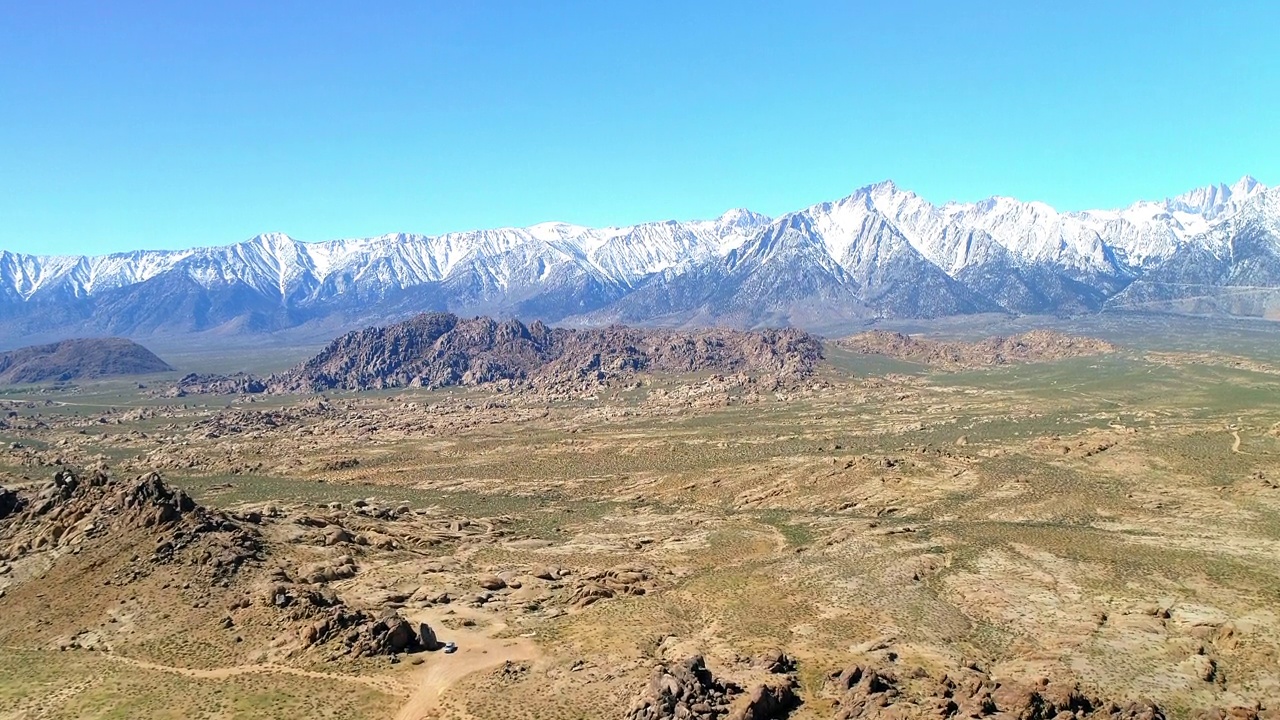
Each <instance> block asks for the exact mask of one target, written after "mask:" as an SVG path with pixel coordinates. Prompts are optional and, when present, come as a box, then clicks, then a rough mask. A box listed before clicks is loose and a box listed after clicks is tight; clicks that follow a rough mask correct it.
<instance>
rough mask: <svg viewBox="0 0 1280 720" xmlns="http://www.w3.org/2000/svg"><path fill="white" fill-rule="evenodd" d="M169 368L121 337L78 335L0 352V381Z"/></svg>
mask: <svg viewBox="0 0 1280 720" xmlns="http://www.w3.org/2000/svg"><path fill="white" fill-rule="evenodd" d="M172 369H173V368H172V367H170V366H169V364H168V363H166V362H165V361H163V360H161V359H160V358H158V357H156V355H155V353H153V352H151V351H150V350H148V349H146V348H145V347H143V346H141V345H139V344H137V343H135V342H133V341H131V340H126V339H124V338H80V339H75V340H63V341H61V342H56V343H50V344H48V345H33V346H30V347H24V348H19V349H17V350H10V351H9V352H4V353H0V383H10V384H17V383H38V382H45V381H49V380H88V379H92V378H102V377H111V376H116V375H146V374H149V373H158V372H167V371H169V370H172Z"/></svg>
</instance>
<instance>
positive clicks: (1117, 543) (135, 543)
mask: <svg viewBox="0 0 1280 720" xmlns="http://www.w3.org/2000/svg"><path fill="white" fill-rule="evenodd" d="M1116 344H1117V347H1115V348H1113V349H1110V350H1109V351H1106V352H1099V353H1097V354H1085V355H1081V356H1074V357H1060V358H1059V357H1030V358H1026V360H1028V361H1027V362H1011V363H999V364H989V363H986V362H984V361H982V359H981V358H980V357H979V358H977V359H974V358H973V357H970V356H961V357H960V358H959V360H955V361H954V362H936V361H933V360H931V359H930V358H928V357H924V356H920V357H904V356H902V355H901V354H900V353H899V356H898V357H893V356H890V355H893V353H889V354H888V355H886V354H875V353H871V352H869V351H868V348H866V347H861V346H859V347H858V348H857V349H858V350H859V351H857V352H855V349H851V347H849V346H844V345H841V344H838V343H833V342H828V343H826V346H825V350H824V354H825V359H824V360H823V361H822V363H821V364H820V365H819V366H818V367H817V369H816V371H815V372H813V373H811V374H808V375H806V376H804V377H801V378H779V377H774V376H769V375H762V374H752V373H718V374H717V373H714V372H697V373H685V374H650V373H638V374H636V375H634V376H633V377H627V378H622V379H616V378H615V379H610V380H608V381H605V382H599V383H581V384H579V385H574V384H572V383H565V382H559V383H556V384H552V385H547V386H541V387H539V386H533V387H525V386H519V387H517V386H515V385H512V384H509V383H508V384H494V385H480V386H477V387H449V388H441V389H425V388H396V389H385V390H372V391H362V392H350V391H333V392H325V393H302V394H280V395H273V394H254V395H244V394H238V395H215V394H184V393H180V392H174V391H172V386H173V382H174V380H175V379H176V377H177V374H168V375H161V376H156V377H148V378H145V379H144V380H143V381H142V382H139V381H137V380H133V379H131V380H127V381H126V380H99V381H92V382H83V383H74V382H73V383H62V384H60V385H34V386H15V387H12V388H9V389H6V390H4V391H3V394H0V410H2V411H3V415H4V417H3V419H2V422H3V425H0V440H2V441H3V445H2V446H0V485H2V486H4V487H5V488H7V490H5V491H3V492H0V647H2V648H3V650H2V651H0V718H6V719H7V718H15V719H16V718H141V717H148V718H257V717H291V718H301V717H308V718H309V717H327V718H403V719H405V720H410V719H412V720H418V719H421V718H438V719H444V718H468V719H472V720H499V719H503V720H507V719H511V718H529V719H538V720H544V719H545V720H553V719H563V720H574V719H578V718H637V719H639V718H665V717H689V718H721V717H734V718H743V719H746V718H756V719H757V720H762V719H764V718H774V717H777V718H782V717H790V718H794V719H795V720H804V719H817V718H862V717H865V718H872V717H971V716H1007V717H1024V718H1051V717H1063V718H1066V717H1116V718H1120V717H1123V718H1140V717H1145V718H1155V717H1170V718H1172V717H1196V716H1198V715H1208V716H1211V717H1227V716H1231V717H1240V718H1247V717H1276V716H1277V713H1280V462H1277V460H1278V458H1280V358H1277V357H1275V356H1272V355H1270V354H1269V353H1267V352H1265V351H1258V348H1257V347H1254V346H1249V347H1244V348H1242V349H1232V350H1222V351H1218V352H1208V351H1203V350H1198V349H1193V348H1183V349H1176V350H1175V349H1151V348H1149V347H1139V346H1136V345H1126V344H1125V343H1124V341H1123V339H1121V340H1117V341H1116ZM1263 346H1264V347H1265V343H1264V344H1263ZM175 364H177V363H175ZM443 643H455V644H456V652H446V650H445V649H440V646H441V645H442V644H443ZM1062 713H1067V714H1066V715H1062Z"/></svg>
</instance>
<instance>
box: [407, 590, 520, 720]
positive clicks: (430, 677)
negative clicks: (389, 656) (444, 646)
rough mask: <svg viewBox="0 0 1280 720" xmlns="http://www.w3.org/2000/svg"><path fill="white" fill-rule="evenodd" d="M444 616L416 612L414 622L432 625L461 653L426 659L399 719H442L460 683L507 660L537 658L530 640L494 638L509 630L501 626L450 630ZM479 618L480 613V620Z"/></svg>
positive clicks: (443, 640) (438, 633)
mask: <svg viewBox="0 0 1280 720" xmlns="http://www.w3.org/2000/svg"><path fill="white" fill-rule="evenodd" d="M462 614H463V613H461V612H459V613H458V615H462ZM442 617H443V616H442V615H440V614H437V613H435V612H431V611H423V612H421V613H415V614H414V615H413V616H412V618H411V619H412V620H414V621H416V622H427V623H429V624H430V625H431V627H433V628H436V633H437V635H438V636H439V637H440V640H441V641H442V642H445V641H449V640H452V641H454V642H456V643H457V644H458V651H457V652H456V653H452V654H449V655H446V654H445V653H443V652H439V651H437V652H433V653H429V654H427V655H426V656H424V657H425V662H424V663H423V666H422V669H421V670H419V671H418V672H417V673H415V674H414V676H413V681H414V683H415V686H414V689H413V694H412V695H411V696H410V697H409V700H408V701H407V702H405V704H404V705H403V706H401V708H400V711H399V712H398V713H396V716H395V717H396V720H424V719H426V718H431V719H432V720H435V718H438V717H440V716H438V715H437V714H436V711H437V710H439V709H440V707H441V705H440V699H441V697H442V696H443V695H444V693H445V691H446V690H448V689H449V687H450V686H451V685H453V684H454V683H456V682H457V681H459V680H461V679H462V678H464V677H466V676H468V675H470V674H472V673H475V672H480V671H481V670H486V669H488V668H491V667H496V666H498V665H501V664H502V663H504V662H506V661H508V660H511V661H517V660H533V659H535V658H536V657H537V656H538V649H537V647H536V646H535V645H534V644H533V643H532V642H531V641H529V640H528V639H525V638H495V637H492V635H493V634H494V633H497V632H500V631H502V630H504V629H506V625H504V624H502V623H493V624H491V625H489V626H488V627H487V628H484V629H466V628H460V629H458V630H447V629H445V626H444V625H443V624H442V623H441V622H440V620H441V618H442ZM455 617H456V616H455ZM480 617H482V616H480V615H478V614H477V618H480Z"/></svg>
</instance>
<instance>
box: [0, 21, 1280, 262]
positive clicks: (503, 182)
mask: <svg viewBox="0 0 1280 720" xmlns="http://www.w3.org/2000/svg"><path fill="white" fill-rule="evenodd" d="M1277 27H1280V3H1275V2H1244V1H1241V2H1229V3H1219V4H1212V5H1205V4H1204V3H1199V2H1194V3H1193V2H1159V3H1157V2H1151V3H1144V2H1123V3H1110V2H1108V3H1101V2H1099V3H1090V2H1073V3H1026V2H1018V3H1015V2H1007V3H982V2H937V3H930V2H915V3H912V2H893V3H888V2H885V3H876V4H872V3H862V2H831V3H827V2H797V3H765V2H758V3H757V2H742V1H741V0H739V1H738V2H723V3H722V2H670V3H668V2H639V3H611V2H580V3H579V2H568V1H565V2H554V3H526V2H510V3H489V2H471V1H468V2H323V1H321V0H308V1H307V2H275V3H271V2H266V3H264V2H238V1H230V2H226V1H223V2H200V3H185V2H160V1H159V0H157V1H155V2H129V1H128V0H120V1H118V2H111V3H103V2H97V1H95V2H59V1H58V0H50V1H49V2H20V1H18V0H0V249H7V250H16V251H22V252H40V253H100V252H111V251H118V250H127V249H135V248H176V247H184V246H192V245H209V244H225V243H229V242H235V241H238V240H242V239H245V238H247V237H249V236H252V235H254V234H256V233H259V232H265V231H283V232H287V233H289V234H290V235H292V236H294V237H296V238H299V239H303V240H322V239H329V238H335V237H353V236H367V235H374V234H380V233H384V232H392V231H410V232H426V233H437V232H443V231H448V230H463V229H470V228H476V227H491V226H501V225H528V224H532V223H536V222H540V221H544V220H553V219H554V220H566V221H570V222H577V223H582V224H588V225H603V224H626V223H632V222H638V221H644V220H658V219H667V218H676V219H689V218H697V217H712V216H715V215H718V214H719V213H720V212H722V211H724V210H725V209H728V208H730V207H737V206H745V207H750V208H752V209H754V210H757V211H760V212H765V213H768V214H778V213H782V212H785V211H788V210H793V209H798V208H800V207H803V206H806V205H810V204H813V203H816V202H820V201H823V200H830V199H836V198H839V197H842V196H844V195H847V194H848V193H849V192H851V191H852V190H853V189H855V188H857V187H859V186H861V185H865V184H868V183H871V182H875V181H878V180H882V179H885V178H892V179H894V180H895V181H896V182H898V184H899V185H901V186H904V187H908V188H911V189H914V190H916V191H918V192H919V193H921V194H922V195H923V196H925V197H926V198H928V199H930V200H934V201H938V202H941V201H945V200H948V199H959V200H974V199H979V198H983V197H987V196H989V195H992V194H997V193H998V194H1007V195H1013V196H1015V197H1019V198H1022V199H1028V200H1030V199H1036V200H1044V201H1046V202H1049V203H1051V204H1053V205H1055V206H1058V207H1060V208H1064V209H1081V208H1085V207H1114V206H1120V205H1125V204H1128V203H1129V202H1131V201H1133V200H1136V199H1139V198H1157V197H1163V196H1166V195H1170V194H1176V193H1178V192H1181V191H1184V190H1187V189H1190V188H1191V187H1194V186H1197V185H1202V184H1207V183H1210V182H1218V181H1226V182H1232V181H1234V180H1236V179H1237V178H1239V177H1240V176H1241V175H1243V174H1245V173H1250V174H1253V175H1255V176H1256V177H1258V179H1260V180H1261V181H1263V182H1265V183H1275V182H1280V53H1278V52H1276V49H1275V43H1276V39H1275V30H1276V28H1277Z"/></svg>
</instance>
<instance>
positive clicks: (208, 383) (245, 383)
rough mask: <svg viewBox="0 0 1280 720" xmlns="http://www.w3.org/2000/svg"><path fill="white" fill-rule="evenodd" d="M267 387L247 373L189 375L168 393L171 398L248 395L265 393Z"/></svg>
mask: <svg viewBox="0 0 1280 720" xmlns="http://www.w3.org/2000/svg"><path fill="white" fill-rule="evenodd" d="M266 389H267V386H266V384H265V383H263V382H262V380H261V379H260V378H256V377H254V376H252V375H247V374H245V373H236V374H234V375H217V374H203V375H201V374H197V373H188V374H186V375H183V376H182V377H181V378H179V379H178V381H177V382H176V383H174V385H173V388H172V389H170V390H169V391H168V393H166V394H167V395H168V396H169V397H185V396H187V395H198V394H202V393H203V394H212V395H247V394H253V393H260V392H265V391H266Z"/></svg>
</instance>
